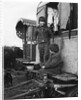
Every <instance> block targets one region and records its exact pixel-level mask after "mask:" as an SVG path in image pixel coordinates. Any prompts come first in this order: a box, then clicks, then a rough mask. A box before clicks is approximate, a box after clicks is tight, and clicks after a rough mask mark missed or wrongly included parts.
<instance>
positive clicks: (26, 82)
mask: <svg viewBox="0 0 81 100" xmlns="http://www.w3.org/2000/svg"><path fill="white" fill-rule="evenodd" d="M30 82H32V80H29V81H25V82H22V83H20V84H17V85H16V86H13V87H10V88H5V90H11V89H14V88H17V87H19V86H21V85H24V84H28V83H30Z"/></svg>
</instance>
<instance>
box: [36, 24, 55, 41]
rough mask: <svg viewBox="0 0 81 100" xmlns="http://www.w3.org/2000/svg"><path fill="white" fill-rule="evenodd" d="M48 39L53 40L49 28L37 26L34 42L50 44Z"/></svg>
mask: <svg viewBox="0 0 81 100" xmlns="http://www.w3.org/2000/svg"><path fill="white" fill-rule="evenodd" d="M50 38H53V33H52V32H51V30H50V28H48V27H46V26H42V27H41V26H38V27H37V28H36V31H35V40H37V42H38V43H40V42H42V41H44V42H50Z"/></svg>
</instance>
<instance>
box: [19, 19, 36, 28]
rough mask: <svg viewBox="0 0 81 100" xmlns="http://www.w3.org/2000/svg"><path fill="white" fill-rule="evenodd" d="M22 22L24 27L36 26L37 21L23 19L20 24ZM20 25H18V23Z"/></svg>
mask: <svg viewBox="0 0 81 100" xmlns="http://www.w3.org/2000/svg"><path fill="white" fill-rule="evenodd" d="M20 21H21V22H22V23H23V24H24V25H30V26H36V21H35V20H30V19H24V18H21V19H20V20H19V21H18V22H20ZM17 24H18V23H17Z"/></svg>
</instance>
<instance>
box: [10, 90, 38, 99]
mask: <svg viewBox="0 0 81 100" xmlns="http://www.w3.org/2000/svg"><path fill="white" fill-rule="evenodd" d="M34 91H35V92H37V91H39V88H35V89H32V90H29V91H27V92H25V93H21V94H18V95H16V96H13V97H11V98H10V99H16V98H18V97H22V96H25V95H28V94H30V93H33V92H34Z"/></svg>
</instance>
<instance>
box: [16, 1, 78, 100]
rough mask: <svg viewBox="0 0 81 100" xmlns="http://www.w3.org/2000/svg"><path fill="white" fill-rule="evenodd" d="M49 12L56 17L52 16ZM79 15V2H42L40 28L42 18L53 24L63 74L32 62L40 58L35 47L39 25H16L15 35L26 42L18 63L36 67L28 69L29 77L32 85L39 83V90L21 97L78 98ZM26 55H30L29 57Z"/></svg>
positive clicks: (23, 20) (39, 14)
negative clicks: (34, 42)
mask: <svg viewBox="0 0 81 100" xmlns="http://www.w3.org/2000/svg"><path fill="white" fill-rule="evenodd" d="M50 9H51V11H53V12H54V14H51V13H50V12H51V11H50ZM77 12H78V4H77V3H59V2H45V3H42V2H40V3H39V5H38V7H37V25H38V24H39V22H38V20H39V17H40V16H44V17H45V18H46V25H47V26H48V27H50V25H51V24H54V29H53V32H54V35H55V36H54V42H55V43H57V44H58V45H59V47H60V50H61V54H62V59H63V61H64V66H63V68H62V73H61V74H52V73H49V72H46V71H44V69H41V68H40V67H39V64H37V63H35V62H33V61H35V60H36V57H37V56H36V55H37V51H36V46H34V45H33V35H34V30H35V27H36V22H35V21H30V20H26V19H21V20H20V21H19V22H18V23H17V25H16V33H17V36H18V37H20V38H21V39H22V41H23V59H17V60H19V61H21V62H22V63H23V64H25V65H26V67H31V66H33V68H32V69H31V70H29V69H27V74H26V75H27V77H29V79H30V80H32V82H35V83H36V84H37V87H36V89H34V90H31V91H33V92H32V93H31V91H30V92H28V93H25V94H23V95H22V96H24V97H25V96H27V95H31V98H49V97H50V98H52V97H67V96H68V97H77V96H78V73H77V72H78V68H77V67H78V66H77V63H78V61H77V60H78V58H77V57H78V55H77V52H78V51H77V48H78V47H77V45H78V44H77V43H78V42H77V41H78V40H77V39H78V35H77V33H78V29H77V28H78V26H77V24H78V23H77V19H78V14H77ZM56 20H57V21H56ZM28 29H29V31H28ZM28 34H29V35H28ZM28 39H29V40H28ZM29 42H30V43H29ZM28 43H29V44H30V46H29V48H31V49H29V51H28V50H27V48H28V47H27V45H28ZM32 48H33V49H32ZM33 51H34V52H33ZM28 52H30V53H28ZM27 53H28V54H30V55H29V56H28V55H27ZM33 55H34V57H33ZM35 67H36V68H35ZM38 67H39V68H38ZM14 98H15V97H14ZM16 98H17V96H16Z"/></svg>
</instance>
